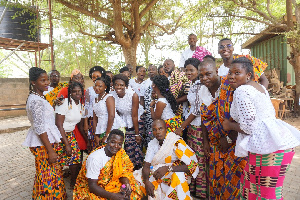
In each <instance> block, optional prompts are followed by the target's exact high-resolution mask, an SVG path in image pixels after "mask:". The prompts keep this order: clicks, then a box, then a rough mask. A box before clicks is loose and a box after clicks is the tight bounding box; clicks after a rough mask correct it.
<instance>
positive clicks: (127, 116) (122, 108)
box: [111, 88, 144, 128]
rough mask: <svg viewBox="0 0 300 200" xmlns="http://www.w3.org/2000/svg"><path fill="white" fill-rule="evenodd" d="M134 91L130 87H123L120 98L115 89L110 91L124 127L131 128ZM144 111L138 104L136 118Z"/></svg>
mask: <svg viewBox="0 0 300 200" xmlns="http://www.w3.org/2000/svg"><path fill="white" fill-rule="evenodd" d="M134 93H135V92H134V91H133V90H132V89H131V88H127V89H125V95H124V97H123V98H120V97H119V96H118V95H117V93H116V91H112V92H111V94H112V95H113V97H114V98H115V105H116V109H117V111H118V112H119V114H120V117H121V118H122V120H123V121H124V122H125V127H126V128H133V122H132V97H133V94H134ZM143 113H144V109H143V106H142V105H140V104H139V109H138V120H140V117H141V115H142V114H143Z"/></svg>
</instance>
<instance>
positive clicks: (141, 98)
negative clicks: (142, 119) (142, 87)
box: [140, 96, 145, 107]
mask: <svg viewBox="0 0 300 200" xmlns="http://www.w3.org/2000/svg"><path fill="white" fill-rule="evenodd" d="M140 104H141V105H142V106H143V107H145V99H144V96H141V97H140Z"/></svg>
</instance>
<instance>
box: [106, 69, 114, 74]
mask: <svg viewBox="0 0 300 200" xmlns="http://www.w3.org/2000/svg"><path fill="white" fill-rule="evenodd" d="M105 73H106V74H109V73H110V74H113V73H112V72H111V71H108V70H107V71H105Z"/></svg>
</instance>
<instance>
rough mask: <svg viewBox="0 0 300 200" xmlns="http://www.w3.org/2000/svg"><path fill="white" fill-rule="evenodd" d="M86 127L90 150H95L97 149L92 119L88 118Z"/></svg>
mask: <svg viewBox="0 0 300 200" xmlns="http://www.w3.org/2000/svg"><path fill="white" fill-rule="evenodd" d="M88 126H89V130H88V139H89V141H90V144H91V147H92V149H95V148H96V147H97V144H96V139H95V130H94V122H93V118H92V117H90V118H89V119H88ZM102 137H103V136H102Z"/></svg>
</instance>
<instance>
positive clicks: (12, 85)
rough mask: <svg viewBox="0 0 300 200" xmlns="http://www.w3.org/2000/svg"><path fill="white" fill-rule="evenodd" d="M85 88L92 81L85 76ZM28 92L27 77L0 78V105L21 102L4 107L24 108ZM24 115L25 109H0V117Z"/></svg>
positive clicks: (63, 78)
mask: <svg viewBox="0 0 300 200" xmlns="http://www.w3.org/2000/svg"><path fill="white" fill-rule="evenodd" d="M84 79H85V88H88V87H90V86H91V85H92V84H93V82H92V80H91V79H90V78H89V77H85V78H84ZM69 80H70V78H69V77H62V78H61V81H69ZM28 92H29V81H28V78H0V106H3V105H13V104H22V105H21V106H6V107H0V109H5V108H25V104H26V100H27V97H28ZM20 115H26V111H25V110H13V111H0V117H5V118H6V117H13V116H20Z"/></svg>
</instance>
